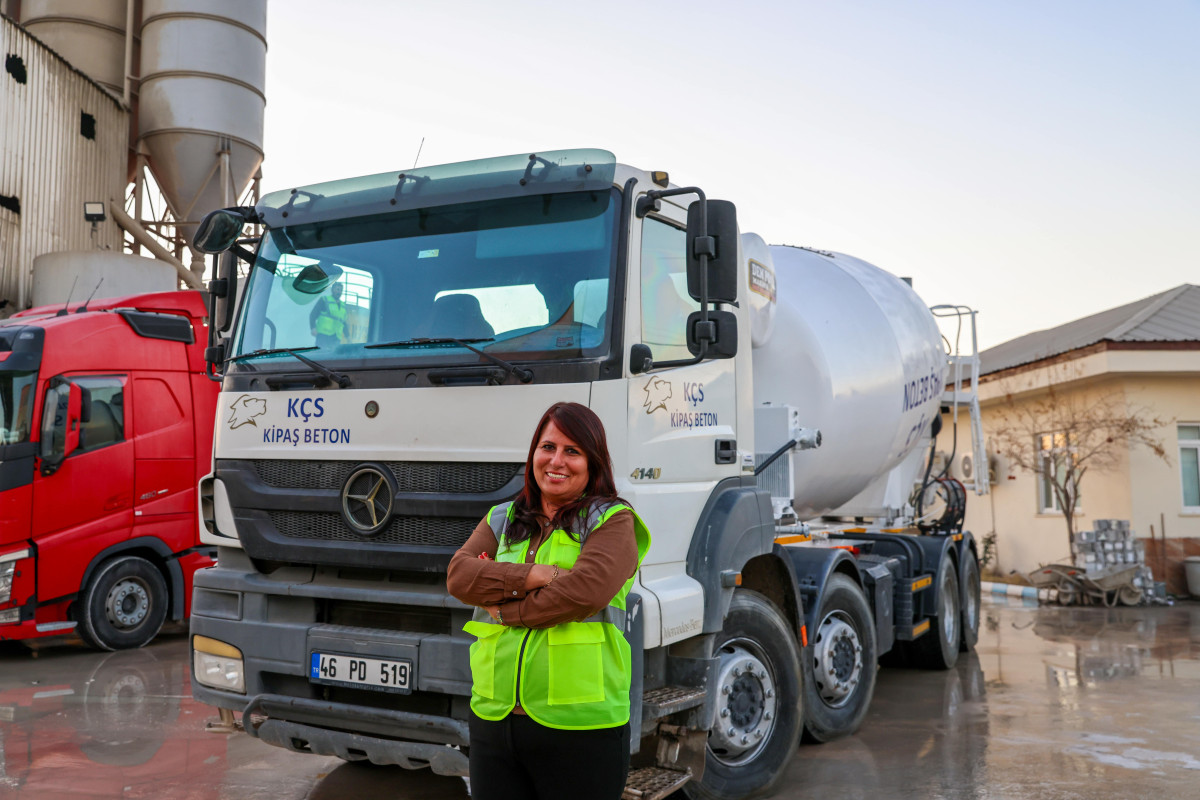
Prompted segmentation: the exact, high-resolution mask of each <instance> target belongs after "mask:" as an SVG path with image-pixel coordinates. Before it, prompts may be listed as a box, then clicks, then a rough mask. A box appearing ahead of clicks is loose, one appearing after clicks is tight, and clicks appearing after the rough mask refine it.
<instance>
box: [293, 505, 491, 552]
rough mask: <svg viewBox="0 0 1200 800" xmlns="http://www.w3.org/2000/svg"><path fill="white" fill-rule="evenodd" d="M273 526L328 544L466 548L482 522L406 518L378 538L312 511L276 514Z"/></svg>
mask: <svg viewBox="0 0 1200 800" xmlns="http://www.w3.org/2000/svg"><path fill="white" fill-rule="evenodd" d="M270 514H271V523H272V524H273V525H274V526H275V529H276V530H278V531H279V532H280V533H281V534H283V535H284V536H290V537H291V538H293V539H317V540H321V541H327V542H358V543H362V542H380V543H385V544H409V545H421V546H426V547H456V548H457V547H462V546H463V544H465V543H466V541H467V539H469V538H470V536H471V532H472V531H473V530H475V526H476V525H478V524H479V520H478V519H475V518H468V517H403V516H396V517H393V518H392V521H391V523H390V524H389V525H388V526H387V527H386V528H384V529H383V531H382V532H380V533H378V534H376V535H375V536H370V537H367V536H359V535H357V534H355V533H351V532H350V528H349V527H348V526H347V525H346V523H345V521H344V520H343V519H342V515H341V514H331V513H324V512H308V511H272V512H270Z"/></svg>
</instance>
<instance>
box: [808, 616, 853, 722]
mask: <svg viewBox="0 0 1200 800" xmlns="http://www.w3.org/2000/svg"><path fill="white" fill-rule="evenodd" d="M862 672H863V659H862V642H861V641H860V640H859V638H858V631H856V630H855V629H854V626H852V625H851V624H850V623H849V622H847V621H846V619H844V618H843V617H842V616H841V612H834V613H832V614H830V615H829V616H827V617H825V619H823V620H822V621H821V624H820V626H819V627H818V628H817V641H816V646H815V647H813V678H814V680H815V681H816V683H817V688H818V690H819V691H820V694H821V699H822V700H823V701H825V703H826V704H827V705H830V706H832V707H834V708H837V707H839V706H842V705H845V703H846V702H847V701H848V700H849V699H850V695H852V694H854V690H855V689H857V688H858V684H859V681H860V680H861V679H862Z"/></svg>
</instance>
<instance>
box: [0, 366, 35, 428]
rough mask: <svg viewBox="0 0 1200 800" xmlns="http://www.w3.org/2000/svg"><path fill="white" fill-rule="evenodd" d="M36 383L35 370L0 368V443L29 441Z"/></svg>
mask: <svg viewBox="0 0 1200 800" xmlns="http://www.w3.org/2000/svg"><path fill="white" fill-rule="evenodd" d="M36 384H37V371H36V370H33V371H29V370H0V445H6V444H20V443H22V442H28V441H29V432H30V430H31V428H32V423H31V422H30V420H32V419H33V396H34V386H35V385H36Z"/></svg>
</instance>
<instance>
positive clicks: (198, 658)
mask: <svg viewBox="0 0 1200 800" xmlns="http://www.w3.org/2000/svg"><path fill="white" fill-rule="evenodd" d="M192 669H193V670H194V671H195V674H196V681H197V682H198V683H200V684H203V685H204V686H211V687H212V688H214V689H227V690H229V691H231V692H239V693H241V694H245V693H246V672H245V667H244V665H243V662H242V651H241V650H238V649H237V648H236V647H234V646H233V645H231V644H226V643H225V642H221V641H218V640H216V639H210V638H208V637H207V636H193V637H192Z"/></svg>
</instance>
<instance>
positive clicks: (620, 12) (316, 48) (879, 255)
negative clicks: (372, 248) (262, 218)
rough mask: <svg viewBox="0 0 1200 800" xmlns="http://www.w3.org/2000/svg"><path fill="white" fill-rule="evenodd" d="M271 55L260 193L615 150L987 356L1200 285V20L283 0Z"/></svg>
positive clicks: (1086, 6)
mask: <svg viewBox="0 0 1200 800" xmlns="http://www.w3.org/2000/svg"><path fill="white" fill-rule="evenodd" d="M267 41H268V52H267V85H266V89H267V90H266V94H267V107H266V121H265V142H264V149H265V151H266V158H265V161H264V163H263V181H262V186H263V191H264V192H269V191H273V190H276V189H282V188H290V187H292V186H297V185H303V184H307V183H314V182H318V181H324V180H333V179H337V178H342V177H350V176H354V175H362V174H371V173H377V172H385V171H390V170H397V169H405V168H411V166H412V165H413V163H414V160H416V159H417V157H418V151H419V163H420V164H421V165H423V166H430V165H433V164H444V163H451V162H455V161H463V160H469V159H473V158H483V157H488V156H497V155H507V154H511V153H523V152H534V151H536V150H551V149H565V148H573V147H598V148H602V149H606V150H610V151H612V152H613V153H615V154H616V156H617V159H618V160H619V161H621V162H623V163H626V164H630V165H633V166H636V167H639V168H642V169H647V170H666V171H667V172H669V173H670V175H671V180H672V181H673V182H675V183H677V184H680V185H689V184H698V185H700V186H702V187H703V188H704V189H705V191H706V193H707V194H708V196H709V197H712V198H720V199H724V200H731V201H733V202H734V203H735V204H736V205H737V208H738V220H739V224H740V226H741V229H742V231H743V232H747V231H753V232H756V233H758V234H760V235H761V236H762V237H763V238H764V239H766V240H767V241H768V242H770V243H772V244H793V245H805V246H810V247H816V248H820V249H827V250H834V251H837V252H843V253H848V254H851V255H855V256H857V257H859V258H862V259H865V260H867V261H870V262H872V263H874V264H876V265H877V266H879V267H882V268H883V269H886V270H888V271H890V272H893V273H895V274H897V275H901V276H906V277H911V278H912V279H913V285H914V287H915V288H916V290H917V291H918V293H919V294H920V295H921V296H922V298H923V299H924V300H925V301H926V302H927V303H929V304H930V305H933V304H937V303H951V304H962V305H967V306H970V307H971V308H973V309H975V310H976V311H977V312H978V331H979V340H980V345H981V347H982V348H986V347H989V346H992V345H995V344H999V343H1000V342H1003V341H1006V340H1008V339H1011V338H1014V337H1016V336H1020V335H1022V334H1025V333H1029V332H1031V331H1035V330H1041V329H1044V328H1049V327H1053V326H1055V325H1060V324H1062V323H1065V322H1069V321H1071V320H1073V319H1078V318H1079V317H1082V316H1086V315H1088V314H1092V313H1095V312H1098V311H1102V310H1104V309H1107V308H1111V307H1114V306H1117V305H1121V304H1123V303H1127V302H1131V301H1134V300H1137V299H1140V298H1142V297H1146V296H1148V295H1151V294H1156V293H1158V292H1162V291H1166V290H1167V289H1170V288H1172V287H1175V286H1178V285H1179V284H1181V283H1188V282H1191V283H1197V284H1200V222H1198V221H1200V0H1150V2H1144V3H1133V2H1128V1H1127V0H1126V1H1125V2H1110V1H1109V0H1008V2H1003V3H996V2H977V1H975V0H958V2H951V1H950V0H912V2H896V1H895V0H891V1H890V2H889V1H886V0H878V1H872V0H837V1H835V0H826V1H825V2H817V0H792V2H754V0H746V1H745V2H743V3H741V4H737V5H736V7H735V4H734V3H731V2H710V0H692V1H691V2H678V1H677V0H667V1H665V2H654V1H653V0H643V2H628V0H606V2H604V3H572V2H558V3H550V2H541V1H540V0H490V2H488V1H477V0H438V2H400V1H399V0H394V1H392V2H387V1H385V0H341V2H338V3H329V2H318V1H317V0H272V2H271V3H270V4H269V6H268V20H267ZM422 142H423V144H422Z"/></svg>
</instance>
